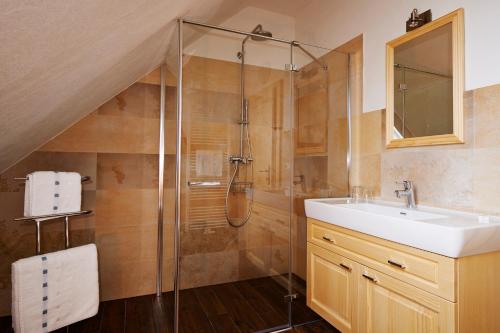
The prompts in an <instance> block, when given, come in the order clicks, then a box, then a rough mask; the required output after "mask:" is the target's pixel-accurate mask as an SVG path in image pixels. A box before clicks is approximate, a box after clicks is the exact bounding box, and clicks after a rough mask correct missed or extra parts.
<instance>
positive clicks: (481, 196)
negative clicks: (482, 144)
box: [473, 147, 500, 215]
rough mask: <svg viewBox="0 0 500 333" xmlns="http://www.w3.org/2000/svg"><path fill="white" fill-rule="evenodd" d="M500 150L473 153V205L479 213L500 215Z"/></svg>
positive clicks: (484, 149)
mask: <svg viewBox="0 0 500 333" xmlns="http://www.w3.org/2000/svg"><path fill="white" fill-rule="evenodd" d="M499 165H500V148H499V147H494V148H493V147H492V148H481V149H476V150H474V153H473V205H474V210H476V211H477V212H483V213H490V214H497V215H498V214H500V168H499Z"/></svg>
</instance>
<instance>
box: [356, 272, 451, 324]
mask: <svg viewBox="0 0 500 333" xmlns="http://www.w3.org/2000/svg"><path fill="white" fill-rule="evenodd" d="M358 288H359V296H358V303H359V305H358V306H359V318H358V321H359V326H360V332H366V333H401V332H404V333H437V332H441V333H451V332H454V329H455V315H454V314H455V304H454V303H452V302H449V301H446V300H444V299H442V298H440V297H438V296H435V295H432V294H429V293H427V292H425V291H423V290H421V289H418V288H416V287H413V286H411V285H409V284H406V283H404V282H401V281H400V280H397V279H394V278H391V277H389V276H387V275H385V274H382V273H380V272H378V271H375V270H372V269H368V268H366V267H364V266H362V267H361V272H360V274H359V284H358Z"/></svg>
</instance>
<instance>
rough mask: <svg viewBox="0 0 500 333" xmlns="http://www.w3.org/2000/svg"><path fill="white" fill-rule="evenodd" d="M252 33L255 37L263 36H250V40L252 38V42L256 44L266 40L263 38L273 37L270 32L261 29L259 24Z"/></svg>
mask: <svg viewBox="0 0 500 333" xmlns="http://www.w3.org/2000/svg"><path fill="white" fill-rule="evenodd" d="M252 33H253V34H255V35H260V36H263V37H259V36H251V37H250V38H252V40H254V41H257V42H260V41H263V40H266V39H267V38H265V37H273V34H272V33H271V32H270V31H265V30H264V29H263V28H262V24H259V25H257V26H256V27H255V28H254V29H253V30H252Z"/></svg>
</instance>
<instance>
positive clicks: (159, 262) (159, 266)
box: [156, 64, 166, 297]
mask: <svg viewBox="0 0 500 333" xmlns="http://www.w3.org/2000/svg"><path fill="white" fill-rule="evenodd" d="M165 81H166V65H165V64H162V65H161V67H160V89H161V92H160V142H159V151H158V154H159V156H158V235H157V237H158V240H157V243H156V246H157V249H156V250H157V255H156V296H157V297H161V293H162V291H163V290H162V281H163V278H162V276H163V197H164V191H165V190H164V188H163V182H164V164H165V94H166V91H165Z"/></svg>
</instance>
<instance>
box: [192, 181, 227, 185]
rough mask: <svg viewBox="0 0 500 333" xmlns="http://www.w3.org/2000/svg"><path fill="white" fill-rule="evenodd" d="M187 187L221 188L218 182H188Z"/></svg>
mask: <svg viewBox="0 0 500 333" xmlns="http://www.w3.org/2000/svg"><path fill="white" fill-rule="evenodd" d="M188 186H221V182H219V181H205V182H191V181H189V182H188Z"/></svg>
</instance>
